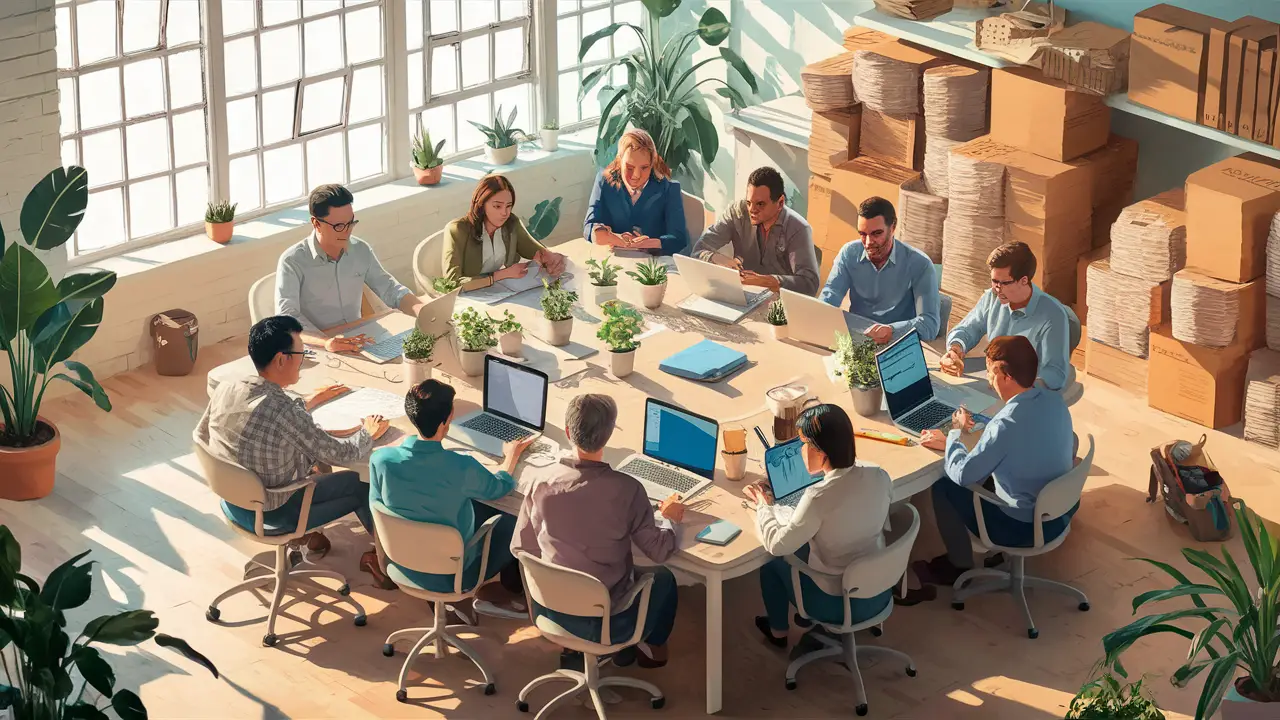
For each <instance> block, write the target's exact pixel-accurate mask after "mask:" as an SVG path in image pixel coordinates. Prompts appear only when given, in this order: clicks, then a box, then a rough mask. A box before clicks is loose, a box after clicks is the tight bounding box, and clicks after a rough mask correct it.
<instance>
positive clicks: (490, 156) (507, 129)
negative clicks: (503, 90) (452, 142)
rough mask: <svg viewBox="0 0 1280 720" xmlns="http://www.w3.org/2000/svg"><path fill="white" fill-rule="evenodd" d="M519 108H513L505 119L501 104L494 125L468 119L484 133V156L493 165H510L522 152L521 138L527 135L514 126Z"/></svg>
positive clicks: (495, 115) (494, 118)
mask: <svg viewBox="0 0 1280 720" xmlns="http://www.w3.org/2000/svg"><path fill="white" fill-rule="evenodd" d="M518 109H519V108H511V114H510V115H508V116H507V119H506V120H505V121H504V120H503V119H502V106H501V105H499V106H498V112H497V113H495V114H494V117H493V125H481V124H480V123H478V122H476V121H474V120H468V121H467V122H469V123H471V124H472V125H474V126H475V127H476V129H477V130H479V131H480V132H482V133H484V137H485V141H484V157H485V160H487V161H488V162H489V163H490V164H491V165H510V164H511V163H513V162H515V161H516V155H518V154H519V152H520V139H521V138H523V137H524V135H525V132H524V131H523V130H521V129H520V128H518V127H514V124H515V121H516V111H517V110H518Z"/></svg>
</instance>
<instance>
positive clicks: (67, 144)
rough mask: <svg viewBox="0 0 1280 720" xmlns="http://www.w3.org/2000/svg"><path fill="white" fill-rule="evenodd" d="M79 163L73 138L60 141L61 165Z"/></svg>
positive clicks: (67, 165) (68, 165)
mask: <svg viewBox="0 0 1280 720" xmlns="http://www.w3.org/2000/svg"><path fill="white" fill-rule="evenodd" d="M79 164H80V158H79V157H76V141H75V140H63V141H62V165H63V167H70V166H72V165H79ZM91 175H92V174H91Z"/></svg>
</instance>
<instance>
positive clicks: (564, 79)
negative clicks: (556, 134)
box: [559, 70, 581, 125]
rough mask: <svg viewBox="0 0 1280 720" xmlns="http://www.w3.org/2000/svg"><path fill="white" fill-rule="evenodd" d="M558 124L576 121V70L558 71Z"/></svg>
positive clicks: (577, 118)
mask: <svg viewBox="0 0 1280 720" xmlns="http://www.w3.org/2000/svg"><path fill="white" fill-rule="evenodd" d="M559 97H560V100H559V104H560V117H559V120H560V124H561V125H568V124H569V123H574V122H578V120H580V119H581V118H579V117H578V71H577V70H573V71H570V72H567V73H560V92H559Z"/></svg>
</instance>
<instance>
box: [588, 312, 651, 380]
mask: <svg viewBox="0 0 1280 720" xmlns="http://www.w3.org/2000/svg"><path fill="white" fill-rule="evenodd" d="M600 309H601V310H603V311H604V322H602V323H600V329H599V330H597V331H596V337H597V338H599V339H601V340H603V341H604V342H605V344H606V345H608V346H609V371H610V372H612V373H613V376H614V377H618V378H622V377H626V376H628V375H630V374H631V371H632V370H634V369H635V366H636V348H638V347H640V344H639V343H637V342H636V340H635V338H636V335H639V334H640V325H641V323H643V322H644V318H642V317H641V316H640V313H638V312H636V311H635V309H634V308H632V307H631V306H630V305H628V304H626V303H624V302H622V301H620V300H610V301H609V302H607V303H605V304H603V305H601V306H600Z"/></svg>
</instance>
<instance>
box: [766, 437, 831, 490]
mask: <svg viewBox="0 0 1280 720" xmlns="http://www.w3.org/2000/svg"><path fill="white" fill-rule="evenodd" d="M803 448H804V445H803V443H801V442H800V439H799V438H796V439H795V440H792V441H790V442H785V443H780V444H778V445H774V446H773V447H771V448H769V449H768V450H765V451H764V472H765V476H766V477H768V478H769V487H770V489H771V490H773V497H774V498H777V499H781V498H784V497H786V496H788V495H790V494H791V493H793V492H796V491H797V490H803V489H805V488H807V487H809V486H810V485H812V484H814V483H816V482H818V481H819V480H822V477H823V476H822V474H818V475H810V474H809V469H808V468H806V467H805V466H804V456H803V455H801V454H800V452H801V450H802V449H803Z"/></svg>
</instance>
